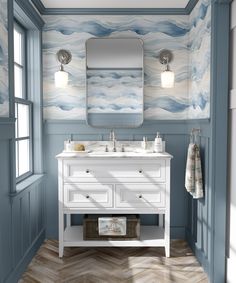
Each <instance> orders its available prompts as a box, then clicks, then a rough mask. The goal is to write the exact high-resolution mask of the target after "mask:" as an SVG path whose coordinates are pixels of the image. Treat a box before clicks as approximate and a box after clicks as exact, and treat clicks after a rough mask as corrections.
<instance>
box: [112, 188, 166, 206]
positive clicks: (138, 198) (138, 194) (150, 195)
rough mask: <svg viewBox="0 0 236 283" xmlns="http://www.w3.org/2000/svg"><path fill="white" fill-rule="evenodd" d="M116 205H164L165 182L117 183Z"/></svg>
mask: <svg viewBox="0 0 236 283" xmlns="http://www.w3.org/2000/svg"><path fill="white" fill-rule="evenodd" d="M116 207H117V208H148V207H149V208H153V207H165V184H122V185H119V184H117V185H116Z"/></svg>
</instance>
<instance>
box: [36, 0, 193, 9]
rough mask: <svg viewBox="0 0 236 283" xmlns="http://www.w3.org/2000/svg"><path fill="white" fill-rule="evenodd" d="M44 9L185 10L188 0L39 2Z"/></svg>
mask: <svg viewBox="0 0 236 283" xmlns="http://www.w3.org/2000/svg"><path fill="white" fill-rule="evenodd" d="M41 2H42V4H43V5H44V7H45V8H59V9H65V8H69V9H70V8H88V9H90V8H91V9H96V8H134V9H139V8H158V9H159V8H160V9H165V8H166V9H169V8H172V9H173V8H177V9H179V8H185V7H186V6H187V4H188V2H189V0H145V1H144V0H99V1H98V0H81V1H78V0H67V1H65V0H41Z"/></svg>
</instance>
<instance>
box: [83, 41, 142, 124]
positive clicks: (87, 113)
mask: <svg viewBox="0 0 236 283" xmlns="http://www.w3.org/2000/svg"><path fill="white" fill-rule="evenodd" d="M94 39H100V40H101V39H105V40H106V39H122V40H124V39H137V40H139V41H140V43H141V45H142V54H141V56H142V77H141V79H142V113H140V114H141V122H140V124H135V125H133V126H132V125H131V124H130V125H127V126H126V125H125V124H120V125H119V124H117V125H112V124H110V125H108V124H107V125H101V126H100V125H99V126H96V125H91V124H90V123H89V112H88V97H89V95H88V79H87V75H88V74H87V70H88V65H87V52H88V50H87V44H88V41H89V40H94ZM143 46H144V42H143V40H142V39H141V38H139V37H91V38H88V39H87V40H86V42H85V51H86V60H85V64H86V65H85V72H86V123H87V125H89V126H91V127H94V128H109V129H115V128H121V129H125V128H128V129H129V128H130V129H132V128H138V127H140V126H142V125H143V122H144V47H143ZM104 114H106V113H104ZM107 114H109V113H107Z"/></svg>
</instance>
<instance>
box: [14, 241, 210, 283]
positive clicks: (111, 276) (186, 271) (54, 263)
mask: <svg viewBox="0 0 236 283" xmlns="http://www.w3.org/2000/svg"><path fill="white" fill-rule="evenodd" d="M54 282H55V283H208V279H207V276H206V274H205V273H204V271H203V269H202V267H201V266H200V265H199V263H198V261H197V259H196V258H195V256H194V255H193V254H192V251H191V250H190V248H189V247H188V245H187V243H186V242H185V241H180V240H178V241H172V242H171V257H170V258H166V257H165V253H164V249H163V248H146V247H145V248H65V256H64V257H63V259H60V258H59V257H58V242H57V241H53V240H46V241H45V242H44V244H43V245H42V246H41V248H40V249H39V251H38V253H37V254H36V255H35V257H34V258H33V260H32V261H31V263H30V264H29V266H28V268H27V270H26V271H25V273H24V274H23V275H22V278H21V280H20V281H19V283H54Z"/></svg>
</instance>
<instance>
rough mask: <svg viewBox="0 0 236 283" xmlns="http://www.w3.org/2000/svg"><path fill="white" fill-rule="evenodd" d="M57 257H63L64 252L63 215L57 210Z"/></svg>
mask: <svg viewBox="0 0 236 283" xmlns="http://www.w3.org/2000/svg"><path fill="white" fill-rule="evenodd" d="M58 230H59V257H60V258H61V257H63V252H64V236H63V234H64V214H63V211H62V210H59V225H58Z"/></svg>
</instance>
